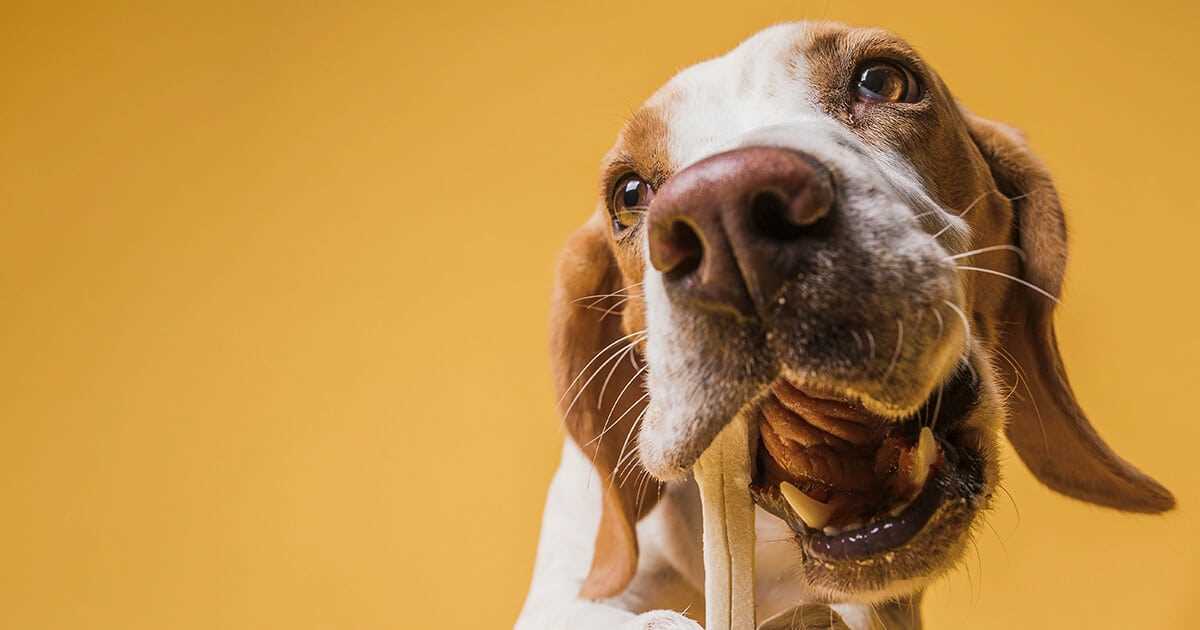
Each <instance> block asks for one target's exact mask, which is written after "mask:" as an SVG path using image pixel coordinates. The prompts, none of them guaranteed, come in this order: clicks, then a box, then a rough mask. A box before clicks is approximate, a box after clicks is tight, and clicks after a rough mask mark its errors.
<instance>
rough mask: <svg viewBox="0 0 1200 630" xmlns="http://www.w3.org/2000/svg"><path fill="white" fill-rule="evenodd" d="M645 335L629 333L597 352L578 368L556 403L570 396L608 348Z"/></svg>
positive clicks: (642, 332)
mask: <svg viewBox="0 0 1200 630" xmlns="http://www.w3.org/2000/svg"><path fill="white" fill-rule="evenodd" d="M645 334H647V333H646V331H645V330H638V331H634V332H631V333H629V334H628V335H625V336H624V337H621V338H619V339H617V340H616V341H614V342H612V343H610V344H608V345H607V346H604V347H603V348H601V349H600V351H599V352H597V353H596V354H595V355H594V356H593V357H592V358H591V359H590V360H589V361H588V362H587V363H586V364H584V366H583V367H582V368H580V370H579V374H577V375H575V378H574V379H573V380H572V381H571V384H570V385H567V387H566V389H565V390H563V394H562V396H559V398H558V402H559V403H560V404H561V403H562V401H564V400H566V398H567V396H568V395H570V393H571V390H572V389H574V388H575V384H576V383H578V382H579V379H581V378H583V375H584V374H586V373H587V370H588V368H589V367H591V366H592V364H593V363H595V362H596V360H597V359H599V358H600V357H602V356H604V353H605V352H607V351H608V350H609V349H610V348H612V347H613V346H616V345H618V344H620V343H622V342H624V341H627V340H628V339H629V338H631V337H633V336H635V335H645Z"/></svg>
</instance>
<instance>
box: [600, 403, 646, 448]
mask: <svg viewBox="0 0 1200 630" xmlns="http://www.w3.org/2000/svg"><path fill="white" fill-rule="evenodd" d="M649 397H650V393H649V392H647V393H645V394H642V396H641V397H640V398H638V399H637V400H635V401H633V402H632V403H630V404H629V407H628V408H627V409H625V411H623V412H621V415H619V416H617V419H616V420H613V421H612V422H611V423H609V422H607V421H606V422H605V423H604V428H603V429H601V430H600V433H599V434H597V435H596V437H594V438H592V439H590V440H588V442H587V444H584V446H591V445H592V444H593V443H596V442H599V441H600V440H601V439H602V438H603V437H604V434H605V433H608V432H609V431H610V430H612V428H613V427H615V426H617V425H618V424H621V420H624V419H625V416H627V415H629V412H631V411H633V410H634V409H636V408H637V406H638V405H639V404H641V403H642V402H643V401H644V400H646V399H647V398H649ZM614 409H615V407H614Z"/></svg>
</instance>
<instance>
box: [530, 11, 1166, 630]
mask: <svg viewBox="0 0 1200 630" xmlns="http://www.w3.org/2000/svg"><path fill="white" fill-rule="evenodd" d="M601 182H602V187H601V195H600V200H599V202H598V204H597V207H596V209H595V211H594V213H592V215H591V216H590V218H589V219H588V220H587V222H586V223H585V224H584V225H583V226H582V227H581V228H579V230H578V231H576V232H575V233H574V234H573V235H572V236H571V237H570V239H569V240H568V242H567V244H566V247H565V250H564V251H563V253H562V255H561V258H560V261H559V265H558V274H557V281H556V285H555V290H554V294H553V300H552V306H551V322H552V323H551V357H552V364H553V368H554V378H555V383H556V386H557V390H558V392H559V394H560V395H561V396H562V399H561V401H560V410H561V412H562V416H563V420H564V423H565V426H566V428H567V432H568V434H569V435H568V438H567V439H566V440H565V443H564V446H563V449H562V461H561V465H560V467H559V469H558V471H557V473H556V474H555V476H554V480H553V482H552V484H551V486H550V490H549V495H548V498H547V502H546V508H545V514H544V518H543V523H542V532H541V538H540V543H539V548H538V554H537V560H536V564H535V568H534V577H533V580H532V585H531V587H530V590H529V593H528V597H527V599H526V601H525V605H524V608H523V610H522V612H521V614H520V617H519V618H518V621H517V623H516V627H517V628H518V629H519V630H542V629H550V628H555V629H558V628H571V629H580V630H592V629H596V630H599V629H601V628H620V629H622V630H643V629H650V628H654V629H667V628H672V629H674V628H679V629H683V628H689V629H696V628H700V627H702V626H701V623H703V620H702V619H700V616H701V615H702V612H703V610H704V595H703V588H704V564H703V556H702V549H701V547H702V546H701V536H702V533H701V525H702V522H701V506H700V499H699V495H698V492H697V490H696V487H695V484H694V483H692V481H691V480H690V479H689V475H691V473H692V469H693V466H694V465H695V464H696V462H697V459H698V458H700V456H701V454H702V453H703V452H704V451H705V450H706V448H708V446H709V445H710V444H711V443H712V442H713V440H714V438H715V436H717V434H718V433H720V432H721V431H722V430H723V428H724V427H726V426H727V425H729V423H730V422H731V420H732V419H734V418H745V419H747V422H748V425H749V426H750V427H751V431H752V432H753V438H752V441H751V444H752V452H750V453H749V454H748V456H749V457H750V458H751V461H752V462H753V480H752V484H751V488H750V490H751V492H752V495H753V497H754V501H755V504H756V508H755V510H756V512H755V525H754V527H755V530H756V531H757V541H758V542H757V547H756V552H755V559H754V560H755V576H754V585H755V586H754V594H755V601H756V606H757V610H756V615H757V619H758V620H759V621H760V622H761V623H762V625H761V626H760V628H768V627H771V628H774V627H779V628H786V627H792V625H793V624H795V627H808V628H817V627H837V628H843V627H844V628H877V627H879V628H882V627H886V628H891V629H892V630H895V629H896V628H916V627H920V616H919V611H918V607H919V603H920V599H921V593H922V591H923V590H924V589H925V588H926V587H927V586H928V585H929V584H930V583H931V582H932V581H933V580H935V579H937V578H938V577H939V576H940V575H943V574H945V573H946V572H947V571H948V570H950V569H951V568H952V567H953V566H954V565H955V564H956V562H958V561H959V560H960V558H961V556H962V554H963V551H964V547H965V545H966V542H967V539H968V536H969V532H970V531H971V530H972V528H973V527H975V526H977V525H979V523H980V520H981V519H982V518H983V516H982V515H983V514H984V513H985V511H986V510H987V509H988V506H989V504H990V503H991V501H992V498H993V493H994V492H995V490H996V488H997V483H998V479H999V470H998V463H997V448H998V443H999V440H1000V439H1001V437H1000V436H1001V435H1002V434H1003V435H1005V436H1007V438H1008V440H1009V441H1010V442H1011V443H1012V445H1013V447H1014V448H1015V451H1016V452H1017V454H1018V455H1019V456H1020V459H1021V460H1022V461H1023V462H1024V464H1025V465H1026V466H1027V467H1028V468H1029V469H1030V470H1031V471H1032V472H1033V474H1034V475H1035V476H1036V477H1037V479H1039V480H1040V481H1041V482H1042V483H1044V484H1045V485H1046V486H1048V487H1050V488H1052V489H1053V490H1055V491H1057V492H1059V493H1062V494H1064V495H1067V496H1069V497H1074V498H1076V499H1080V500H1083V501H1087V502H1090V503H1094V504H1097V505H1102V506H1107V507H1111V508H1115V509H1118V510H1122V511H1126V512H1142V513H1157V512H1163V511H1166V510H1169V509H1171V508H1172V507H1173V505H1174V499H1173V497H1172V495H1171V494H1170V492H1168V491H1167V490H1166V489H1165V488H1163V487H1162V486H1161V485H1160V484H1158V483H1157V482H1155V481H1154V480H1153V479H1151V478H1150V477H1148V476H1146V475H1145V474H1143V473H1141V472H1140V471H1139V470H1137V469H1136V468H1135V467H1134V466H1132V465H1131V464H1129V463H1128V462H1126V461H1125V460H1123V459H1121V458H1120V457H1119V456H1118V455H1117V454H1116V453H1114V452H1113V451H1112V450H1111V449H1110V448H1109V447H1108V446H1107V445H1106V444H1105V442H1104V441H1103V440H1102V439H1101V438H1100V436H1099V435H1098V434H1097V433H1096V431H1095V430H1094V429H1093V428H1092V426H1091V424H1090V423H1089V421H1088V419H1087V417H1086V416H1085V415H1084V412H1083V410H1082V409H1081V408H1080V406H1079V404H1078V403H1077V402H1076V399H1075V396H1074V394H1073V393H1072V390H1071V386H1070V384H1069V382H1068V380H1067V375H1066V372H1065V369H1064V366H1063V363H1062V359H1061V357H1060V354H1059V351H1058V348H1057V345H1056V340H1055V330H1054V323H1053V311H1054V307H1055V305H1056V304H1057V302H1058V300H1059V297H1060V295H1061V289H1062V282H1063V273H1064V269H1065V266H1066V260H1067V240H1066V227H1065V222H1064V217H1063V211H1062V207H1061V205H1060V203H1059V199H1058V195H1057V193H1056V191H1055V187H1054V184H1053V182H1052V179H1051V176H1050V174H1049V173H1048V172H1047V169H1046V167H1045V166H1044V165H1043V164H1042V162H1041V161H1040V160H1039V159H1038V158H1037V157H1036V156H1035V155H1034V154H1033V153H1032V152H1031V150H1030V148H1029V146H1028V144H1027V143H1026V141H1025V139H1024V138H1023V136H1022V135H1021V134H1020V133H1019V132H1017V131H1015V130H1014V129H1012V128H1010V127H1008V126H1005V125H1003V124H1000V123H996V122H992V121H989V120H987V119H984V118H982V117H980V116H977V115H975V114H973V113H971V112H970V111H967V110H966V109H965V108H964V107H963V106H962V105H960V104H959V103H958V102H957V101H956V100H955V99H954V97H953V96H952V95H951V93H950V91H949V89H948V88H947V87H946V85H945V84H944V83H943V82H942V80H941V79H940V78H939V77H938V75H937V74H935V73H934V71H933V70H932V69H931V68H930V66H929V65H928V64H927V63H926V62H925V61H924V60H923V59H922V58H921V57H920V56H919V55H918V54H917V53H916V52H915V51H914V50H913V48H912V47H911V46H909V45H908V44H907V43H905V42H904V41H903V40H902V39H900V38H899V37H897V36H895V35H893V34H891V33H888V32H886V31H883V30H878V29H867V28H853V27H849V26H845V25H842V24H836V23H794V24H784V25H778V26H774V27H771V28H768V29H766V30H764V31H762V32H760V33H758V34H756V35H754V36H752V37H751V38H749V39H748V40H746V41H745V42H743V43H742V44H741V45H739V46H738V47H737V48H736V49H734V50H732V51H730V52H729V53H727V54H725V55H724V56H721V57H719V58H716V59H712V60H709V61H705V62H703V63H700V64H698V65H696V66H693V67H691V68H688V69H686V70H684V71H682V72H680V73H679V74H678V75H676V76H675V77H674V78H672V79H671V80H670V81H669V82H668V83H667V84H666V85H665V86H664V87H662V88H661V89H660V90H659V91H658V92H656V93H655V94H654V95H652V96H651V97H650V99H649V100H648V101H646V102H645V104H644V105H643V106H642V107H641V108H640V109H639V110H637V111H636V112H635V113H634V114H633V115H632V116H631V118H630V119H629V120H628V122H627V124H626V125H625V126H624V128H623V129H622V131H621V132H620V135H619V137H618V139H617V142H616V144H615V146H613V148H612V149H611V150H610V151H609V152H608V154H607V155H606V156H605V158H604V162H603V169H602V175H601ZM801 624H803V626H802V625H801Z"/></svg>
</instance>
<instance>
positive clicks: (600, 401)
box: [596, 343, 637, 411]
mask: <svg viewBox="0 0 1200 630" xmlns="http://www.w3.org/2000/svg"><path fill="white" fill-rule="evenodd" d="M635 348H637V344H636V343H629V344H626V345H625V347H624V348H623V349H621V351H620V352H618V353H617V356H618V357H620V358H618V359H617V360H616V361H613V364H612V367H610V368H608V376H605V377H604V382H603V383H601V384H600V393H599V394H598V395H597V396H596V410H597V411H599V410H600V409H603V408H604V407H603V406H604V392H606V391H608V382H609V381H610V380H612V377H613V374H614V373H615V372H616V371H617V368H619V367H621V358H624V357H623V355H625V354H629V353H630V352H633V351H634V349H635ZM622 391H624V390H622ZM619 400H621V396H620V395H619V394H618V395H617V400H614V401H613V406H616V404H617V401H619Z"/></svg>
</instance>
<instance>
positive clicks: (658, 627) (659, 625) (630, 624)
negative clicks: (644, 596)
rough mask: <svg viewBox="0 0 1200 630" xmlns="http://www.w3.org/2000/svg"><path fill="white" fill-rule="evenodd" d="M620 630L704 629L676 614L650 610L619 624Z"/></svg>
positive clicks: (668, 611) (667, 611)
mask: <svg viewBox="0 0 1200 630" xmlns="http://www.w3.org/2000/svg"><path fill="white" fill-rule="evenodd" d="M620 630H704V628H703V627H701V625H700V624H698V623H696V622H695V621H692V620H691V619H688V618H687V617H685V616H683V615H681V614H679V613H677V612H673V611H670V610H652V611H650V612H647V613H642V614H640V615H638V616H637V617H634V618H633V619H630V620H629V621H627V622H625V623H623V624H621V628H620Z"/></svg>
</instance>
